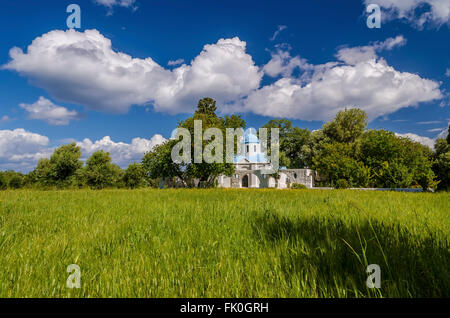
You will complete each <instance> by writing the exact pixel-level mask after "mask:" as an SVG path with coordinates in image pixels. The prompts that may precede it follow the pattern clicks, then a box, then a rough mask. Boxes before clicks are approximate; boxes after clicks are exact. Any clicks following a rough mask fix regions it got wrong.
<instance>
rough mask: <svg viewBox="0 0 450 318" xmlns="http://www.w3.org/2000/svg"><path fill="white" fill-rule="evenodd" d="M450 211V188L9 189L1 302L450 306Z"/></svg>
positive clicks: (0, 262) (2, 216) (2, 209)
mask: <svg viewBox="0 0 450 318" xmlns="http://www.w3.org/2000/svg"><path fill="white" fill-rule="evenodd" d="M449 206H450V194H448V193H397V192H376V191H375V192H365V191H352V190H332V191H327V190H268V189H265V190H221V189H211V190H206V189H205V190H189V189H181V190H175V189H167V190H152V189H142V190H102V191H92V190H76V191H72V190H65V191H31V190H18V191H0V297H169V298H171V297H449V296H450V266H449V265H450V250H449V246H450V245H449V242H450V211H449ZM70 264H77V265H79V266H80V269H81V288H80V289H69V288H67V287H66V280H67V278H68V276H69V273H67V271H66V269H67V266H68V265H70ZM368 264H379V265H380V267H381V279H382V280H381V288H380V289H368V288H367V287H366V279H367V276H368V274H367V273H366V268H367V265H368Z"/></svg>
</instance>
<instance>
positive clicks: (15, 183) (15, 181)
mask: <svg viewBox="0 0 450 318" xmlns="http://www.w3.org/2000/svg"><path fill="white" fill-rule="evenodd" d="M22 186H23V176H22V175H20V174H18V173H14V174H13V175H12V176H11V178H10V179H9V182H8V187H9V188H10V189H20V188H22Z"/></svg>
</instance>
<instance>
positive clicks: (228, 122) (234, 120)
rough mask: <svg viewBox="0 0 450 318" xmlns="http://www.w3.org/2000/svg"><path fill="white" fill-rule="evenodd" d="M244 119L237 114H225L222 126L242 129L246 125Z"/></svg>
mask: <svg viewBox="0 0 450 318" xmlns="http://www.w3.org/2000/svg"><path fill="white" fill-rule="evenodd" d="M246 125H247V124H246V123H245V120H243V119H242V117H241V116H237V115H231V116H228V115H227V116H225V117H224V118H223V126H224V127H226V128H234V129H237V128H242V129H244V128H245V127H246Z"/></svg>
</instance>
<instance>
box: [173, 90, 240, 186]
mask: <svg viewBox="0 0 450 318" xmlns="http://www.w3.org/2000/svg"><path fill="white" fill-rule="evenodd" d="M215 105H216V102H215V101H214V100H212V99H211V98H205V99H202V100H200V102H199V104H198V109H197V111H196V112H195V113H194V116H192V117H190V118H187V119H186V120H184V121H182V122H181V123H180V124H179V127H180V128H185V129H187V130H189V132H190V135H191V156H192V158H191V163H190V164H189V165H187V166H186V167H185V168H186V169H185V172H186V174H187V175H188V176H189V177H191V178H198V179H200V182H201V184H203V185H206V186H214V185H215V182H216V179H217V177H218V176H220V175H222V174H224V175H228V176H230V175H231V174H232V173H233V172H234V166H233V165H232V164H231V163H226V157H225V155H226V154H225V149H226V141H225V139H226V138H225V136H226V128H236V127H226V126H225V124H230V125H233V126H234V125H235V124H236V123H238V124H245V122H242V119H240V120H239V119H238V118H237V117H234V118H233V119H232V120H228V121H227V120H224V119H223V118H219V117H218V116H217V115H216V114H215V110H216V106H215ZM195 121H201V122H202V135H203V134H204V133H205V131H206V130H207V129H208V128H217V129H219V130H220V131H221V133H222V137H223V140H221V141H220V142H221V143H222V147H223V156H222V158H221V162H214V163H207V162H205V161H204V160H203V162H201V163H195V162H194V157H193V156H194V153H195V149H194V146H195V143H194V123H195ZM211 142H212V141H208V140H204V139H203V143H202V145H201V149H200V151H201V152H202V153H203V152H204V150H205V147H206V146H207V145H208V144H209V143H211Z"/></svg>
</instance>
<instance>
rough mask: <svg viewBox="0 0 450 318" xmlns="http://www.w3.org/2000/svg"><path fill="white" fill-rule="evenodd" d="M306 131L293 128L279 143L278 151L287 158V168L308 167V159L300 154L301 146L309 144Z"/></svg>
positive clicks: (308, 132) (308, 133)
mask: <svg viewBox="0 0 450 318" xmlns="http://www.w3.org/2000/svg"><path fill="white" fill-rule="evenodd" d="M310 139H311V133H310V131H309V130H308V129H302V128H299V127H294V128H293V129H292V130H291V131H290V132H288V133H287V134H286V136H285V137H284V138H283V140H282V141H281V145H280V150H281V151H282V152H283V153H285V154H286V157H288V158H289V165H288V166H287V167H289V168H304V167H308V166H309V165H310V162H309V160H308V157H307V156H305V154H304V153H303V152H302V149H303V146H306V145H308V144H309V143H310Z"/></svg>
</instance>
